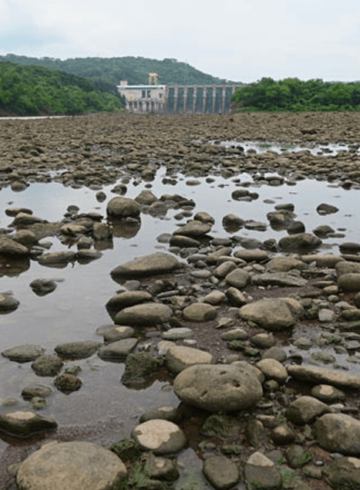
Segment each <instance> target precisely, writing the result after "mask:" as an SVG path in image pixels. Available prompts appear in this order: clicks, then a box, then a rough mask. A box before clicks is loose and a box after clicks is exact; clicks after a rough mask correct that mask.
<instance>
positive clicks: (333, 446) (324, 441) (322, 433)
mask: <svg viewBox="0 0 360 490" xmlns="http://www.w3.org/2000/svg"><path fill="white" fill-rule="evenodd" d="M315 434H316V439H317V442H318V444H319V446H320V447H322V448H323V449H325V450H326V451H329V452H332V453H341V454H346V455H352V456H358V455H360V421H359V420H357V419H354V418H353V417H350V416H349V415H345V414H343V413H330V414H326V415H323V416H322V417H320V418H319V419H318V420H317V421H316V423H315Z"/></svg>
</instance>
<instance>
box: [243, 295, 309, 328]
mask: <svg viewBox="0 0 360 490" xmlns="http://www.w3.org/2000/svg"><path fill="white" fill-rule="evenodd" d="M239 314H240V316H241V318H243V319H244V320H248V321H249V320H250V321H252V322H254V323H257V324H258V325H260V326H261V327H263V328H265V329H266V330H270V331H280V330H285V329H287V328H290V327H292V326H294V325H295V323H296V321H297V319H298V318H299V316H300V315H301V314H302V307H301V305H300V303H299V302H298V301H296V300H293V299H290V298H266V299H261V300H259V301H255V302H254V303H250V304H247V305H244V306H242V307H241V308H240V310H239Z"/></svg>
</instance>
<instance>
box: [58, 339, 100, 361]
mask: <svg viewBox="0 0 360 490" xmlns="http://www.w3.org/2000/svg"><path fill="white" fill-rule="evenodd" d="M101 345H102V344H101V342H96V341H95V340H84V341H79V342H66V343H65V344H58V345H57V346H56V347H55V352H56V353H57V354H59V355H60V356H62V357H69V358H74V359H86V358H87V357H90V356H92V355H93V354H95V352H96V351H97V350H98V349H99V348H100V347H101Z"/></svg>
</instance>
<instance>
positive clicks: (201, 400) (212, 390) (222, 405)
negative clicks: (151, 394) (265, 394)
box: [174, 364, 262, 412]
mask: <svg viewBox="0 0 360 490" xmlns="http://www.w3.org/2000/svg"><path fill="white" fill-rule="evenodd" d="M251 368H252V366H251ZM174 391H175V393H176V395H177V396H178V397H179V398H180V400H181V401H183V402H184V403H187V404H189V405H193V406H196V407H199V408H202V409H204V410H208V411H209V412H219V411H224V412H232V411H236V410H244V409H247V408H250V407H252V406H254V405H256V403H257V402H258V401H259V400H260V399H261V397H262V386H261V383H260V381H259V379H258V377H257V376H256V374H255V373H254V370H253V368H252V369H250V368H249V369H248V368H247V367H246V365H242V366H233V365H224V366H220V365H211V364H209V365H205V364H202V365H200V364H198V365H195V366H190V367H188V368H186V369H184V370H183V371H182V372H181V373H180V374H178V375H177V377H176V378H175V381H174Z"/></svg>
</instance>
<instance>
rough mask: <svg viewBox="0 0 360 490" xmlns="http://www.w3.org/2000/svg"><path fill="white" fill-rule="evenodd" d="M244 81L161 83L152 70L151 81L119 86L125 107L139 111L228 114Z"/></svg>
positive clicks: (132, 111)
mask: <svg viewBox="0 0 360 490" xmlns="http://www.w3.org/2000/svg"><path fill="white" fill-rule="evenodd" d="M240 86H241V85H234V84H229V85H161V84H159V76H158V74H157V73H149V82H148V85H128V83H127V81H126V80H122V81H121V82H120V84H119V85H118V86H117V89H118V91H119V94H120V95H121V96H122V97H123V98H124V99H125V102H126V110H127V111H128V112H130V113H137V114H146V113H149V114H151V113H152V114H171V113H178V114H228V113H230V112H231V97H232V95H233V93H234V92H235V90H236V89H237V88H239V87H240Z"/></svg>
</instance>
